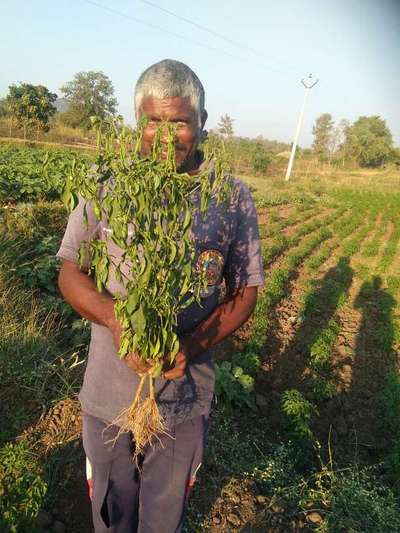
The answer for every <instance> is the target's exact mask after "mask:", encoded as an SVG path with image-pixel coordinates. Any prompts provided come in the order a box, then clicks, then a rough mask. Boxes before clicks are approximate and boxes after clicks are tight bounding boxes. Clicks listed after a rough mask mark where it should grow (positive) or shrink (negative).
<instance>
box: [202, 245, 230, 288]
mask: <svg viewBox="0 0 400 533" xmlns="http://www.w3.org/2000/svg"><path fill="white" fill-rule="evenodd" d="M196 268H197V270H198V271H199V272H205V275H206V278H207V285H208V286H209V287H212V286H213V285H217V284H218V283H220V281H221V278H222V270H223V268H224V256H223V255H222V253H221V252H219V251H218V250H204V252H201V254H200V255H199V258H198V259H197V264H196Z"/></svg>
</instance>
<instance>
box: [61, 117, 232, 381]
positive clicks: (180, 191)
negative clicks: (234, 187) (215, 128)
mask: <svg viewBox="0 0 400 533" xmlns="http://www.w3.org/2000/svg"><path fill="white" fill-rule="evenodd" d="M145 126H146V119H144V120H143V121H142V122H141V124H140V126H139V128H138V129H137V130H136V131H134V132H132V130H130V129H128V128H127V127H125V126H124V125H123V124H122V123H121V122H115V121H108V122H102V123H100V122H98V123H97V124H96V127H97V134H98V145H99V149H100V150H99V155H98V157H97V160H96V164H95V166H94V167H93V168H92V169H91V170H90V171H89V172H88V171H87V168H86V166H85V165H82V164H79V162H77V164H76V165H75V166H74V168H73V169H72V172H71V174H70V176H69V178H68V179H67V182H66V186H65V188H64V192H63V195H62V199H63V201H64V203H65V204H66V205H67V207H68V208H69V209H72V208H74V207H75V206H76V205H77V202H78V199H79V197H82V198H84V199H85V200H86V201H87V203H86V210H87V209H89V208H92V209H93V212H94V215H95V217H96V218H97V219H98V220H99V221H100V220H104V221H106V223H107V224H108V226H109V228H110V230H111V231H110V239H111V240H112V241H113V242H114V244H115V245H116V246H117V247H118V248H119V249H120V250H121V251H122V256H121V258H120V259H116V258H115V257H113V256H112V255H110V253H109V249H108V246H107V242H105V241H104V240H101V239H98V238H93V239H91V240H90V242H87V243H83V246H82V247H81V253H80V257H81V260H82V261H83V258H84V257H85V254H86V252H87V251H88V250H89V257H90V259H89V261H90V270H89V272H90V273H92V274H93V275H94V278H95V281H96V285H97V289H98V290H99V291H101V290H102V288H103V287H104V286H106V285H107V282H108V281H109V279H110V275H111V273H112V272H114V274H115V277H116V279H117V281H118V282H120V283H121V284H122V285H123V286H124V287H125V288H126V297H125V296H123V297H122V296H121V297H119V298H118V299H117V303H116V306H115V309H116V315H117V318H118V319H119V320H120V322H121V324H122V327H123V333H122V337H121V344H120V349H119V355H120V357H124V356H126V355H127V354H128V353H130V352H137V353H138V354H140V356H141V357H142V358H143V360H145V361H149V360H151V361H152V362H154V363H155V367H154V372H153V376H156V375H158V374H159V372H160V371H161V360H162V358H163V357H164V355H165V354H169V357H170V362H171V363H172V362H173V360H174V357H175V356H176V354H177V352H178V349H179V342H178V337H177V334H176V328H177V318H178V314H179V313H180V312H181V311H183V309H185V308H186V307H188V306H189V305H190V304H191V303H193V302H194V301H198V302H200V293H201V289H202V288H204V285H205V283H206V277H205V272H203V271H199V270H197V269H196V267H195V265H194V260H195V254H196V252H195V246H194V242H193V236H192V232H191V226H192V220H193V217H194V215H195V214H196V212H198V211H199V210H200V211H201V214H202V216H203V217H205V216H206V212H207V209H208V206H209V205H210V202H211V201H216V202H217V203H219V202H222V201H224V200H225V201H227V199H228V196H229V191H230V180H229V178H228V177H227V162H226V158H225V157H224V153H223V148H221V146H218V139H217V138H215V137H214V138H211V140H210V141H209V142H208V143H206V144H205V146H204V148H203V149H204V159H205V164H204V165H203V166H204V170H201V171H200V172H199V174H197V175H195V176H192V175H190V174H188V173H183V172H178V171H177V168H176V163H175V128H174V125H172V124H169V123H165V124H162V125H161V126H160V127H159V128H158V131H157V133H156V135H155V139H154V142H153V145H152V150H151V153H149V154H146V155H144V154H143V153H142V137H143V131H144V128H145ZM211 160H213V163H214V172H213V173H212V174H211V176H210V166H209V163H210V162H211ZM86 213H87V211H86ZM126 265H129V275H127V274H126V272H125V271H124V266H126Z"/></svg>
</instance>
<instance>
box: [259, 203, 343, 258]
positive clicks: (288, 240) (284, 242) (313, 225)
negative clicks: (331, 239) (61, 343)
mask: <svg viewBox="0 0 400 533" xmlns="http://www.w3.org/2000/svg"><path fill="white" fill-rule="evenodd" d="M344 211H345V208H339V209H338V210H337V211H335V212H334V213H332V214H331V215H329V216H327V217H322V218H317V219H315V220H312V221H310V222H307V223H305V224H303V225H302V226H300V227H299V228H298V229H297V230H296V231H295V232H294V233H293V234H292V235H290V236H288V235H282V234H281V235H277V236H276V237H275V239H274V240H273V241H272V243H271V244H270V245H269V246H267V247H265V248H264V250H263V265H264V268H266V267H267V266H268V265H270V264H271V263H272V262H273V261H274V260H275V259H277V258H278V257H279V256H280V255H282V254H283V253H284V252H285V251H286V250H287V249H289V248H291V247H293V246H296V245H298V244H299V243H300V241H301V239H302V238H303V237H304V236H305V235H308V234H310V233H312V232H313V231H315V230H317V229H319V228H321V227H322V226H325V227H326V226H328V225H329V224H331V223H332V222H333V221H334V220H335V219H336V218H338V217H340V216H341V215H342V214H343V212H344Z"/></svg>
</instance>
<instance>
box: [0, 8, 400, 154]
mask: <svg viewBox="0 0 400 533" xmlns="http://www.w3.org/2000/svg"><path fill="white" fill-rule="evenodd" d="M167 11H168V12H171V13H173V14H174V15H176V16H173V15H172V14H170V13H168V12H167ZM0 12H1V18H2V25H1V26H2V31H1V34H0V97H1V96H5V95H6V94H7V91H8V86H9V85H10V84H12V83H18V82H27V83H33V84H42V85H45V86H47V87H48V88H49V89H50V90H51V91H53V92H56V93H57V94H59V96H62V95H61V93H60V87H61V86H62V85H63V84H64V83H65V82H67V81H70V80H71V79H72V78H73V76H74V74H75V73H77V72H80V71H88V70H101V71H103V72H104V73H105V74H106V75H107V76H108V77H109V78H110V79H111V81H112V83H113V85H114V88H115V95H116V97H117V99H118V103H119V112H120V113H121V114H122V115H123V116H124V117H125V119H126V120H127V122H129V123H131V124H133V123H134V113H133V89H134V85H135V83H136V80H137V78H138V76H139V75H140V74H141V72H142V71H143V70H145V69H146V68H147V67H148V66H150V65H151V64H153V63H155V62H157V61H159V60H161V59H165V58H171V59H177V60H180V61H183V62H185V63H187V64H188V65H189V66H190V67H191V68H192V69H193V70H194V71H195V72H196V74H197V75H198V76H199V78H200V79H201V81H202V83H203V85H204V87H205V91H206V107H207V110H208V114H209V119H208V122H207V125H206V127H207V128H208V129H210V128H215V127H216V125H217V124H218V122H219V119H220V117H221V115H223V114H228V115H229V116H231V117H232V118H233V120H234V132H235V134H236V135H241V136H245V137H256V136H258V135H262V136H264V137H265V138H268V139H271V140H272V139H276V140H279V141H283V142H291V140H292V138H293V136H294V131H295V128H296V124H297V120H298V115H299V112H300V107H301V104H302V100H303V91H304V89H303V86H302V85H301V81H300V80H301V78H304V77H307V76H308V75H309V74H310V73H312V74H313V75H314V76H315V77H316V78H318V79H319V82H318V84H317V85H316V86H315V87H314V88H313V89H311V90H310V92H309V94H308V101H307V106H306V110H305V115H304V121H303V125H302V129H301V133H300V138H299V144H300V145H301V146H303V147H307V146H310V144H311V143H312V139H313V137H312V125H313V123H314V121H315V119H316V118H317V117H318V116H319V115H321V114H322V113H330V114H331V115H332V117H333V119H334V120H335V121H336V122H339V121H340V120H341V119H344V118H345V119H348V120H349V121H351V122H353V121H355V120H356V119H357V118H358V117H359V116H361V115H380V116H381V117H382V118H384V119H385V120H386V123H387V125H388V126H389V128H390V130H391V132H392V135H393V138H394V142H395V144H396V145H397V146H400V68H399V66H400V0H280V1H279V2H277V1H276V0H248V1H247V2H243V0H240V1H239V0H202V1H201V2H194V1H189V0H186V1H185V2H184V1H183V0H93V1H92V0H68V1H66V0H58V2H54V1H53V0H52V1H50V0H31V1H22V0H0ZM182 19H187V20H189V21H191V22H192V23H194V24H189V23H188V22H186V21H184V20H182ZM204 28H207V30H208V31H206V29H204Z"/></svg>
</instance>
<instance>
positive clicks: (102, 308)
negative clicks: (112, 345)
mask: <svg viewBox="0 0 400 533" xmlns="http://www.w3.org/2000/svg"><path fill="white" fill-rule="evenodd" d="M58 285H59V287H60V291H61V293H62V295H63V296H64V298H65V300H66V301H67V302H68V303H69V304H70V305H71V307H73V308H74V309H75V311H76V312H77V313H79V314H80V315H81V316H82V317H84V318H87V319H88V320H90V321H91V322H95V323H96V324H101V325H102V326H107V327H109V326H110V323H111V321H113V320H115V316H114V303H115V302H114V300H113V298H112V297H111V296H110V295H109V294H107V293H106V292H102V293H99V292H98V291H97V289H96V286H95V284H94V281H93V280H92V279H91V278H90V277H89V276H88V275H87V274H86V273H85V272H82V271H81V270H79V268H78V266H77V265H75V264H74V263H72V262H71V261H63V264H62V267H61V271H60V275H59V278H58Z"/></svg>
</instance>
